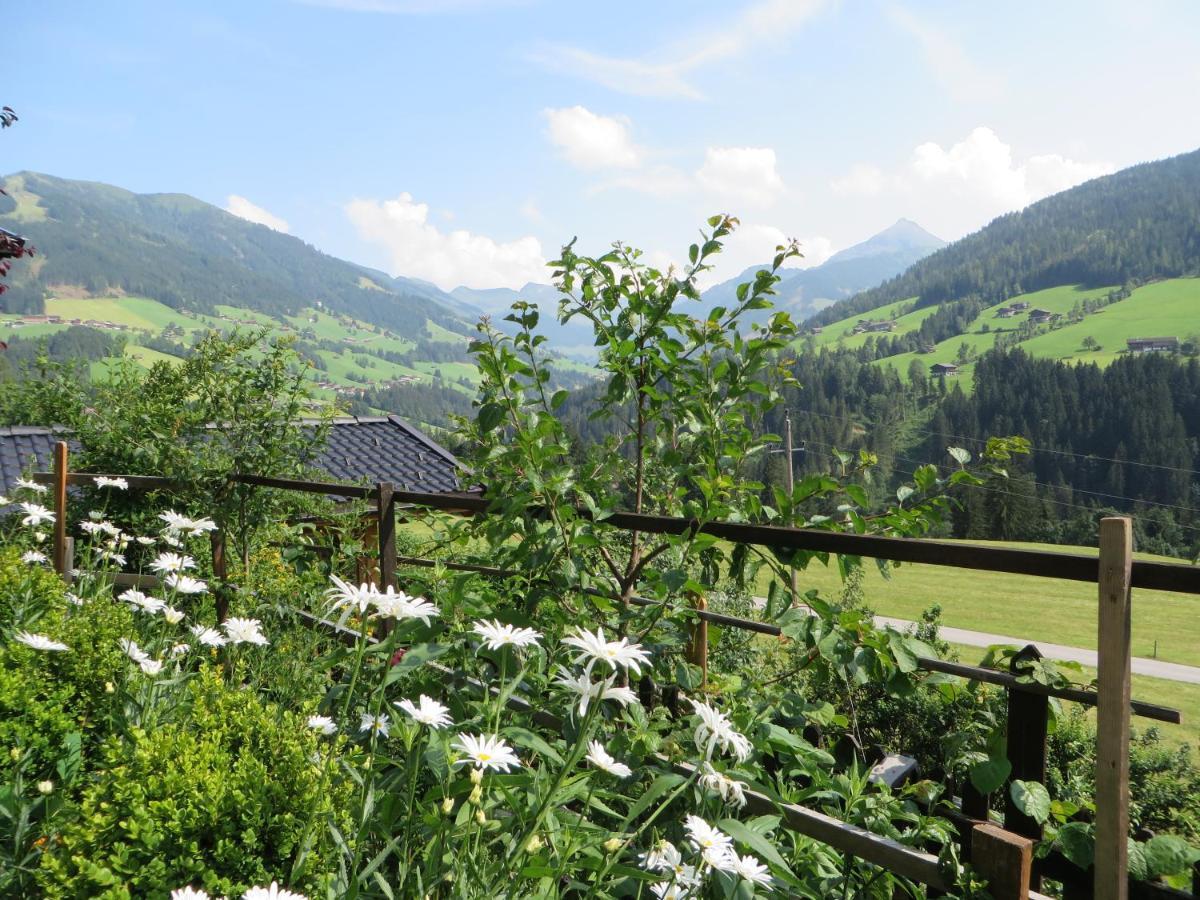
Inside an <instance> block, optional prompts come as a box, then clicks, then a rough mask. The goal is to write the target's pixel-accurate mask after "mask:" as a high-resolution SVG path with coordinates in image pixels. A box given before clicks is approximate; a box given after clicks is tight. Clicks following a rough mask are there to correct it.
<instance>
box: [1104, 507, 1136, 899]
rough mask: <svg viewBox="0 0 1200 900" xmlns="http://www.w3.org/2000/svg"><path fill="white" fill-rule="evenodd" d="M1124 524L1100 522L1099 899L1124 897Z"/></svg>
mask: <svg viewBox="0 0 1200 900" xmlns="http://www.w3.org/2000/svg"><path fill="white" fill-rule="evenodd" d="M1132 565H1133V534H1132V528H1131V526H1130V520H1129V519H1128V518H1125V517H1110V518H1105V519H1101V520H1100V571H1099V575H1098V580H1099V586H1100V607H1099V629H1098V640H1097V647H1098V649H1099V660H1098V666H1097V669H1098V671H1099V679H1098V681H1099V684H1098V687H1097V693H1098V696H1097V698H1096V701H1097V702H1096V867H1095V878H1096V880H1095V896H1096V897H1097V898H1099V900H1127V898H1128V897H1129V851H1128V847H1127V845H1126V840H1127V836H1128V834H1129V677H1130V672H1129V669H1130V662H1129V638H1130V624H1129V619H1130V594H1129V591H1130V573H1131V570H1132Z"/></svg>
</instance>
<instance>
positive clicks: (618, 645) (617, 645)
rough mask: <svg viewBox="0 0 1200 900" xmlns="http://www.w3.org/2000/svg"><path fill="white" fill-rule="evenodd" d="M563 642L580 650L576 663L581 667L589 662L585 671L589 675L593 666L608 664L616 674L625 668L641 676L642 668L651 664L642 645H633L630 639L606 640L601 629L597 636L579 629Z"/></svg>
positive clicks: (597, 631)
mask: <svg viewBox="0 0 1200 900" xmlns="http://www.w3.org/2000/svg"><path fill="white" fill-rule="evenodd" d="M562 642H563V643H564V644H567V645H569V646H571V647H576V648H578V649H579V651H580V652H579V655H578V656H576V657H575V663H576V665H579V664H580V663H582V662H583V661H584V660H587V667H586V669H585V671H586V672H587V673H588V674H589V675H590V674H591V672H592V666H594V665H595V664H596V663H598V662H603V663H608V665H609V667H610V668H611V669H612V670H613V671H614V672H615V671H617V669H618V668H623V669H629V670H630V671H632V672H633V673H634V674H635V675H641V674H642V668H641V667H642V666H643V665H649V663H650V654H649V653H647V652H646V651H645V650H643V649H642V647H641V645H640V644H631V643H630V642H629V638H621V639H620V640H619V641H609V640H605V637H604V631H603V630H602V629H600V628H597V629H596V633H595V634H591V633H590V632H588V631H587V630H585V629H583V628H577V629H575V633H574V634H573V635H571V636H570V637H565V638H563V641H562Z"/></svg>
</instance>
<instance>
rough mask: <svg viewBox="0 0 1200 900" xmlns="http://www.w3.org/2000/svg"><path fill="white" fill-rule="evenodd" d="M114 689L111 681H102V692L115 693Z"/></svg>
mask: <svg viewBox="0 0 1200 900" xmlns="http://www.w3.org/2000/svg"><path fill="white" fill-rule="evenodd" d="M116 690H117V689H116V688H115V687H113V683H112V682H111V681H106V682H104V693H106V694H113V693H116Z"/></svg>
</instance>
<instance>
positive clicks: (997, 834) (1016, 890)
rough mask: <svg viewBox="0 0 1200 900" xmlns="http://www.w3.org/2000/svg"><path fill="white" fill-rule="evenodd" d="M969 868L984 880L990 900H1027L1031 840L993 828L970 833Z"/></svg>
mask: <svg viewBox="0 0 1200 900" xmlns="http://www.w3.org/2000/svg"><path fill="white" fill-rule="evenodd" d="M971 865H972V866H974V867H975V868H976V869H978V870H979V873H980V874H981V875H983V876H984V877H985V878H986V879H987V880H988V893H989V894H991V895H992V897H993V898H994V900H1029V880H1030V877H1031V876H1032V873H1033V841H1032V840H1030V839H1029V838H1027V837H1022V836H1021V835H1018V834H1013V833H1012V832H1010V831H1005V830H1004V829H1003V828H998V827H997V826H995V825H976V826H975V828H974V829H973V830H972V832H971Z"/></svg>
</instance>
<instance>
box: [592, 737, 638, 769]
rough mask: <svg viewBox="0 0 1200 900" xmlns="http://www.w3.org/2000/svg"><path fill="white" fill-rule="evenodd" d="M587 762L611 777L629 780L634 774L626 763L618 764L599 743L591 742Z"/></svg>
mask: <svg viewBox="0 0 1200 900" xmlns="http://www.w3.org/2000/svg"><path fill="white" fill-rule="evenodd" d="M587 761H588V762H590V763H591V764H592V765H593V766H595V767H596V768H597V769H601V770H603V771H605V772H607V773H608V774H609V775H615V776H616V777H617V778H628V777H629V776H630V775H632V774H633V769H631V768H629V766H627V765H625V763H621V762H617V761H616V760H615V759H613V758H612V756H611V755H610V754H609V752H608V751H607V750H606V749H604V745H603V744H601V743H600V742H599V741H590V742H589V743H588V753H587Z"/></svg>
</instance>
